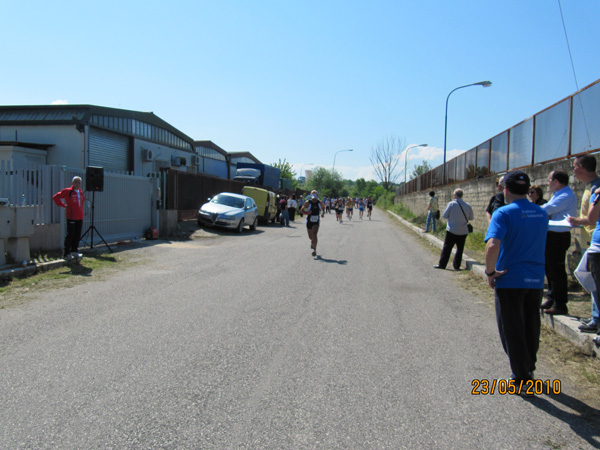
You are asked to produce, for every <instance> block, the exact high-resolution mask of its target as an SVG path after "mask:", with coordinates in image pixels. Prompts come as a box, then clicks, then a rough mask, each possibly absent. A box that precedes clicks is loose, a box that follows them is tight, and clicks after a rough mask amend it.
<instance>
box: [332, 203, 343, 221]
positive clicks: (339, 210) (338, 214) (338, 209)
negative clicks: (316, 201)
mask: <svg viewBox="0 0 600 450" xmlns="http://www.w3.org/2000/svg"><path fill="white" fill-rule="evenodd" d="M334 208H335V220H337V221H338V222H339V223H342V222H343V220H342V218H343V216H344V200H342V198H341V197H338V199H337V200H336V201H335V203H334Z"/></svg>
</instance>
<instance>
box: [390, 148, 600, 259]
mask: <svg viewBox="0 0 600 450" xmlns="http://www.w3.org/2000/svg"><path fill="white" fill-rule="evenodd" d="M596 159H598V157H597V156H596ZM571 166H572V160H561V161H557V162H551V163H546V164H542V165H539V166H535V167H529V168H526V169H523V171H524V172H526V173H527V174H528V175H529V177H530V178H531V183H532V184H535V185H538V186H540V187H541V188H542V189H543V191H544V198H545V199H546V200H548V199H549V198H550V197H551V194H550V193H549V192H548V183H547V179H548V174H549V173H550V172H552V171H553V170H564V171H566V172H567V173H568V174H569V175H570V183H569V186H570V187H571V189H573V191H574V192H575V195H577V198H578V199H579V205H578V208H580V207H581V197H582V195H583V191H584V190H585V185H584V183H582V182H580V181H577V180H576V179H575V177H574V176H573V170H572V169H571ZM598 167H600V164H599V165H598ZM495 183H496V177H486V178H480V179H475V180H469V181H465V182H462V183H456V184H451V185H447V186H438V187H435V188H433V189H431V190H433V191H435V193H436V196H437V197H438V199H439V203H440V209H441V210H442V212H443V210H444V208H445V207H446V205H447V204H448V202H450V201H452V200H453V196H452V193H453V192H454V190H455V189H457V188H461V189H462V190H463V191H464V195H463V200H464V201H466V202H467V203H469V204H470V205H471V207H472V208H473V214H474V216H475V220H473V221H472V222H471V223H472V224H473V227H474V228H475V231H476V232H480V233H483V234H485V233H486V231H487V227H488V221H487V215H486V213H485V209H486V208H487V205H488V202H489V200H490V198H491V197H492V195H494V194H495V192H496V185H495ZM429 191H430V189H427V190H425V191H421V192H414V193H411V194H406V195H400V196H397V197H395V199H394V203H402V204H403V205H404V206H405V207H406V208H407V209H409V210H410V211H412V212H413V213H414V214H416V215H427V203H428V201H429ZM571 235H572V237H573V241H572V244H571V248H570V249H569V256H568V261H569V266H570V267H571V269H572V270H574V268H575V267H576V265H577V263H578V262H579V259H580V258H581V254H582V253H583V250H585V249H586V248H587V247H588V241H589V240H590V237H589V236H588V235H587V233H586V232H585V231H584V230H581V229H576V230H573V231H572V232H571ZM573 265H575V267H573Z"/></svg>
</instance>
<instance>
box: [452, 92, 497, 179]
mask: <svg viewBox="0 0 600 450" xmlns="http://www.w3.org/2000/svg"><path fill="white" fill-rule="evenodd" d="M491 85H492V82H491V81H479V82H478V83H471V84H465V85H464V86H459V87H457V88H455V89H452V90H451V91H450V93H449V94H448V97H446V119H445V122H444V168H443V172H442V184H444V183H446V136H447V134H448V100H449V99H450V96H451V95H452V93H453V92H454V91H457V90H459V89H462V88H466V87H469V86H483V87H484V88H486V87H490V86H491Z"/></svg>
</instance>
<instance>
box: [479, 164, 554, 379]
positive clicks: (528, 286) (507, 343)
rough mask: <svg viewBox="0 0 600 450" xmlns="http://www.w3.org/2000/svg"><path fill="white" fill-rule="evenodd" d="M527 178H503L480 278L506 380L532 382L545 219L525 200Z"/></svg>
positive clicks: (521, 175)
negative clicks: (491, 303) (490, 299)
mask: <svg viewBox="0 0 600 450" xmlns="http://www.w3.org/2000/svg"><path fill="white" fill-rule="evenodd" d="M530 185H531V183H530V180H529V176H527V174H526V173H525V172H522V171H520V170H517V171H514V172H510V173H508V174H507V175H506V176H505V177H504V196H505V199H506V203H507V205H506V206H504V207H502V208H499V209H497V210H496V211H495V212H494V214H493V215H492V218H491V221H490V225H489V227H488V231H487V234H486V236H485V241H486V249H485V268H486V269H485V273H486V275H487V276H488V283H489V285H490V287H491V288H493V289H494V290H495V305H496V320H497V322H498V331H499V332H500V340H501V342H502V347H503V348H504V351H505V352H506V354H507V355H508V359H509V361H510V367H511V369H512V372H513V373H512V377H511V378H512V379H514V380H515V382H516V385H517V386H518V385H519V382H520V381H524V382H525V381H527V380H531V379H533V371H534V370H535V363H536V361H537V351H538V348H539V340H540V314H539V308H540V303H541V301H542V295H543V290H544V251H545V247H546V232H547V230H548V214H547V213H546V212H545V211H544V210H543V209H542V208H541V207H539V206H538V205H536V204H534V203H531V202H530V201H529V200H527V192H528V190H529V186H530Z"/></svg>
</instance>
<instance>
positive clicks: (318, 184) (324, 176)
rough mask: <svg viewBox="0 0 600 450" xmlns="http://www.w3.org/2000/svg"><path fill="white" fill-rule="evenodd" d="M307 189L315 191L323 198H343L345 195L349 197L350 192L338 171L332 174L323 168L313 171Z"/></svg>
mask: <svg viewBox="0 0 600 450" xmlns="http://www.w3.org/2000/svg"><path fill="white" fill-rule="evenodd" d="M307 189H309V190H312V189H315V190H316V191H317V192H318V193H319V197H321V198H323V197H337V196H343V194H344V193H346V195H348V194H347V192H348V190H347V189H345V188H344V182H343V180H342V175H341V174H340V173H339V172H337V171H336V172H334V173H333V174H332V173H331V171H330V170H327V169H325V168H323V167H317V168H316V169H315V170H313V173H312V175H311V176H310V178H309V179H308V187H307Z"/></svg>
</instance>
